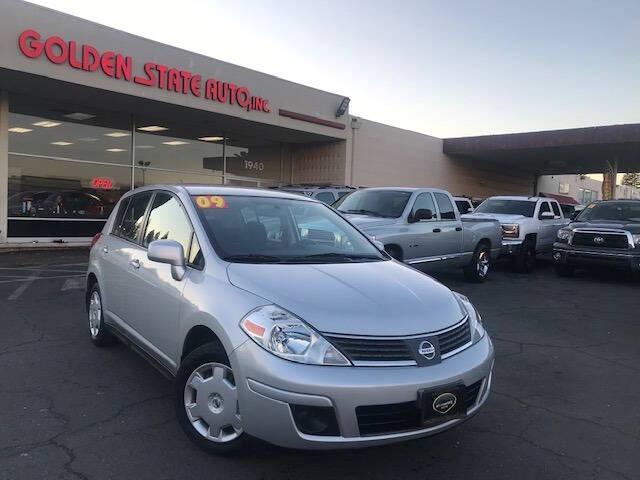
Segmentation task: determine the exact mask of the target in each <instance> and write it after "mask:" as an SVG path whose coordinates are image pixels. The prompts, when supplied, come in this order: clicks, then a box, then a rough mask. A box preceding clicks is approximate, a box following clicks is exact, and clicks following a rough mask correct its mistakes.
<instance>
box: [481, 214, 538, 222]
mask: <svg viewBox="0 0 640 480" xmlns="http://www.w3.org/2000/svg"><path fill="white" fill-rule="evenodd" d="M468 216H469V217H471V218H474V217H475V218H493V219H495V220H498V221H499V222H500V223H517V222H519V221H521V220H523V219H526V218H528V217H525V216H524V215H512V214H508V213H472V214H470V215H468Z"/></svg>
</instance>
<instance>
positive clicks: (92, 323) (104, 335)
mask: <svg viewBox="0 0 640 480" xmlns="http://www.w3.org/2000/svg"><path fill="white" fill-rule="evenodd" d="M87 320H88V326H89V336H90V338H91V341H92V342H93V344H94V345H96V346H97V347H108V346H110V345H113V344H115V343H117V342H118V340H117V339H116V337H115V336H114V335H113V334H112V333H111V332H110V331H109V328H108V327H107V325H106V324H105V323H104V315H103V312H102V293H100V286H99V285H98V283H97V282H96V283H94V284H93V285H92V286H91V289H90V290H89V294H88V295H87Z"/></svg>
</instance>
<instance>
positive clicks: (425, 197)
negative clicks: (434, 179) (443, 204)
mask: <svg viewBox="0 0 640 480" xmlns="http://www.w3.org/2000/svg"><path fill="white" fill-rule="evenodd" d="M422 209H424V210H431V215H433V218H434V219H435V216H436V207H435V205H434V204H433V198H432V197H431V194H430V193H421V194H420V195H418V198H416V201H415V203H414V204H413V208H412V209H411V216H413V215H415V213H416V212H417V211H418V210H422Z"/></svg>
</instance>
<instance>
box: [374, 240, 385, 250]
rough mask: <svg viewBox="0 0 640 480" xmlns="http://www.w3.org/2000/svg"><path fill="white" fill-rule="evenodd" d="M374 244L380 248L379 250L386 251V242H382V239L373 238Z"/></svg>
mask: <svg viewBox="0 0 640 480" xmlns="http://www.w3.org/2000/svg"><path fill="white" fill-rule="evenodd" d="M373 244H374V245H375V246H376V247H377V248H378V250H380V251H381V252H384V243H382V242H381V241H380V240H373Z"/></svg>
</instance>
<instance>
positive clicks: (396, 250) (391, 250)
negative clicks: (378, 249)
mask: <svg viewBox="0 0 640 480" xmlns="http://www.w3.org/2000/svg"><path fill="white" fill-rule="evenodd" d="M384 251H385V252H387V253H388V254H389V255H391V257H392V258H394V259H395V260H398V261H399V262H402V261H403V259H402V250H400V247H398V246H397V245H385V246H384Z"/></svg>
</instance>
